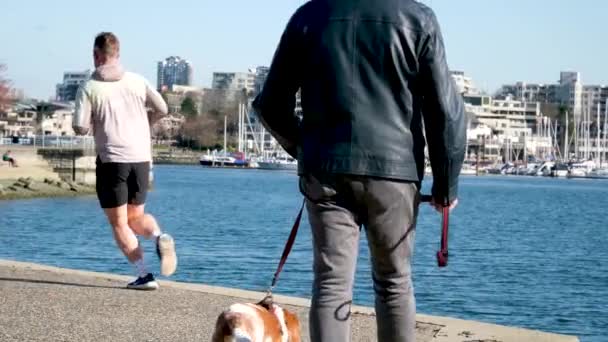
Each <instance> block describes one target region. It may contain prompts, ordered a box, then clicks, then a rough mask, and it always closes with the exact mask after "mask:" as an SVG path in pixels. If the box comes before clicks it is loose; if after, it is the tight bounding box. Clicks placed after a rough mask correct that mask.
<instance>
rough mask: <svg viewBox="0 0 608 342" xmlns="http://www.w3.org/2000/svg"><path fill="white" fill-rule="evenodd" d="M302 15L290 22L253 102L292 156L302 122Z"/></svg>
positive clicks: (295, 149) (297, 142)
mask: <svg viewBox="0 0 608 342" xmlns="http://www.w3.org/2000/svg"><path fill="white" fill-rule="evenodd" d="M297 17H298V13H296V14H295V15H294V16H293V17H292V18H291V20H290V21H289V23H288V24H287V27H286V29H285V31H284V32H283V35H282V37H281V40H280V42H279V45H278V47H277V50H276V52H275V54H274V58H273V60H272V64H271V65H270V71H269V72H268V77H267V78H266V83H265V84H264V88H263V90H262V92H261V93H260V94H259V95H258V96H257V97H256V99H255V101H254V102H253V109H254V110H255V111H256V112H257V114H258V117H259V118H260V120H261V121H262V124H263V125H264V127H266V129H267V130H268V131H269V132H270V133H271V134H272V136H273V137H274V138H275V139H276V140H277V141H278V142H279V144H281V146H282V147H283V148H284V149H285V151H287V153H289V154H290V155H291V156H292V157H294V158H296V157H297V146H298V144H299V142H300V138H299V135H300V133H299V125H300V120H299V118H298V117H297V116H296V114H295V106H296V97H295V96H296V93H297V92H298V89H299V87H300V75H299V70H300V69H301V65H300V64H299V61H298V58H299V52H298V49H299V43H298V41H297V40H298V35H299V34H298V31H299V30H298V26H299V25H298V22H297V20H298V19H297Z"/></svg>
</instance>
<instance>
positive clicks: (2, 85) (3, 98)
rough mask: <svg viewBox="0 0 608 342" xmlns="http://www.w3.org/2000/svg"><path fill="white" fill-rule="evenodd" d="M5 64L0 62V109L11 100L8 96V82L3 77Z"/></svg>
mask: <svg viewBox="0 0 608 342" xmlns="http://www.w3.org/2000/svg"><path fill="white" fill-rule="evenodd" d="M5 71H6V65H4V64H0V110H1V109H3V108H4V107H5V106H6V105H8V104H9V103H10V102H11V98H10V93H9V90H10V82H9V81H8V80H7V79H6V78H4V72H5Z"/></svg>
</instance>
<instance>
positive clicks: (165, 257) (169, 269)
mask: <svg viewBox="0 0 608 342" xmlns="http://www.w3.org/2000/svg"><path fill="white" fill-rule="evenodd" d="M156 254H157V255H158V257H159V259H160V273H161V274H162V275H164V276H170V275H172V274H173V273H175V269H176V268H177V255H175V242H174V241H173V238H172V237H171V235H169V234H161V235H160V236H159V237H158V238H157V239H156Z"/></svg>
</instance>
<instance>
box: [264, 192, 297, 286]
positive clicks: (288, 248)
mask: <svg viewBox="0 0 608 342" xmlns="http://www.w3.org/2000/svg"><path fill="white" fill-rule="evenodd" d="M305 203H306V200H303V201H302V206H301V207H300V212H298V216H297V217H296V221H295V222H294V223H293V227H291V233H289V238H287V243H285V249H283V255H281V260H280V261H279V266H278V267H277V270H276V272H274V277H272V283H271V284H270V288H269V289H268V294H269V295H270V294H271V293H272V290H273V289H274V287H275V286H276V285H277V281H278V280H279V275H280V274H281V271H282V270H283V266H285V263H286V262H287V257H288V256H289V253H290V252H291V248H292V247H293V244H294V242H296V235H298V229H299V228H300V222H301V221H302V212H303V211H304V204H305Z"/></svg>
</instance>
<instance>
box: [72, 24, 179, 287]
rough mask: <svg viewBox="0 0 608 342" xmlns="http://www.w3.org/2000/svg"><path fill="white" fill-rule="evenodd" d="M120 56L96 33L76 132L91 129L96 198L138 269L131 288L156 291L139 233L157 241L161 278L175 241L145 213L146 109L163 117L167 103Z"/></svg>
mask: <svg viewBox="0 0 608 342" xmlns="http://www.w3.org/2000/svg"><path fill="white" fill-rule="evenodd" d="M119 57H120V43H119V41H118V38H117V37H116V36H115V35H114V34H112V33H109V32H103V33H100V34H99V35H97V37H96V38H95V42H94V47H93V59H94V63H95V72H94V73H93V75H92V77H91V79H90V80H88V81H87V82H86V83H85V84H84V85H83V86H82V87H81V88H80V89H79V90H78V93H77V95H76V111H75V114H74V121H73V128H74V131H75V132H76V133H77V134H87V133H88V132H89V131H90V130H92V132H93V135H94V137H95V145H96V151H97V169H96V176H97V185H96V188H97V197H98V199H99V203H100V204H101V207H102V208H103V210H104V212H105V214H106V216H107V217H108V221H109V222H110V225H111V226H112V232H113V233H114V239H115V240H116V244H117V245H118V247H119V248H120V250H121V251H122V252H123V253H124V255H125V256H126V257H127V259H128V260H129V262H131V263H132V264H134V265H135V268H136V270H137V276H138V278H137V279H136V280H135V281H133V282H131V283H129V284H128V286H127V287H128V288H132V289H140V290H154V289H157V288H158V283H157V282H156V281H155V279H154V276H153V275H152V274H151V273H149V272H148V271H147V269H146V266H145V263H144V255H143V251H142V249H141V247H140V246H139V241H138V239H137V237H136V235H140V236H143V237H145V238H148V239H155V240H156V251H157V254H158V256H159V258H160V260H161V274H163V275H165V276H169V275H171V274H173V273H174V272H175V269H176V266H177V257H176V255H175V246H174V241H173V238H172V237H171V236H170V235H169V234H163V233H162V232H161V230H160V228H159V226H158V224H157V222H156V220H155V219H154V217H153V216H152V215H150V214H146V213H145V212H144V204H145V202H146V194H147V190H148V182H149V173H150V163H151V161H152V152H151V139H150V120H149V117H148V112H147V108H146V107H147V106H149V107H151V108H152V110H153V112H154V113H152V114H153V115H154V116H159V115H166V114H167V105H166V103H165V102H164V100H163V98H162V97H161V95H160V94H159V93H158V92H157V91H156V90H154V89H153V88H152V87H151V86H150V85H149V83H148V82H147V81H146V80H145V79H144V78H143V77H141V76H139V75H137V74H134V73H131V72H125V71H124V69H123V68H122V66H121V64H120V62H119Z"/></svg>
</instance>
